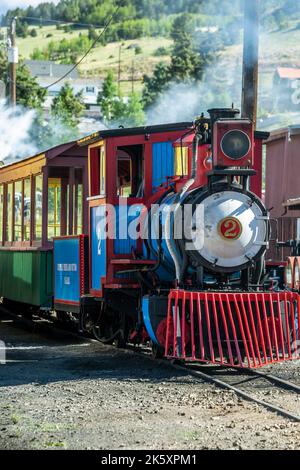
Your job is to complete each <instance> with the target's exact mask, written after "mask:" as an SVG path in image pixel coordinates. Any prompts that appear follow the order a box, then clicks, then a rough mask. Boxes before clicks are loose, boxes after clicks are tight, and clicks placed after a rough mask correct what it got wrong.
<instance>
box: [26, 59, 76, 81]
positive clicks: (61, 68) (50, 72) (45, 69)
mask: <svg viewBox="0 0 300 470" xmlns="http://www.w3.org/2000/svg"><path fill="white" fill-rule="evenodd" d="M25 64H26V66H27V67H28V68H29V70H30V72H31V74H32V75H33V76H34V77H54V78H59V77H62V76H63V75H65V74H67V73H68V72H70V73H69V75H68V76H69V78H78V71H77V69H74V70H72V71H71V69H72V67H73V65H65V64H56V63H55V62H52V61H51V60H25Z"/></svg>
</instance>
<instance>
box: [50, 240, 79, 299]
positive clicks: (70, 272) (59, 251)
mask: <svg viewBox="0 0 300 470" xmlns="http://www.w3.org/2000/svg"><path fill="white" fill-rule="evenodd" d="M53 250H54V277H55V283H54V285H55V291H54V298H55V299H57V300H64V301H66V302H79V300H80V267H79V262H80V261H79V239H78V238H66V239H63V240H54V248H53Z"/></svg>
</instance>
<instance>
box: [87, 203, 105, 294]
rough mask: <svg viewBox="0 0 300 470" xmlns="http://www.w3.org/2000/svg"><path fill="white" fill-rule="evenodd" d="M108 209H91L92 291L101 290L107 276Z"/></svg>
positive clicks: (102, 207) (103, 207) (101, 207)
mask: <svg viewBox="0 0 300 470" xmlns="http://www.w3.org/2000/svg"><path fill="white" fill-rule="evenodd" d="M105 212H106V207H105V206H99V207H92V208H91V275H92V281H91V286H92V289H96V290H100V289H101V288H102V285H101V277H103V276H106V233H105V225H106V217H105Z"/></svg>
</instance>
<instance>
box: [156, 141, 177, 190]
mask: <svg viewBox="0 0 300 470" xmlns="http://www.w3.org/2000/svg"><path fill="white" fill-rule="evenodd" d="M173 175H174V149H173V144H172V142H160V143H155V144H153V145H152V190H154V189H155V188H157V187H158V186H159V185H160V184H162V183H165V182H166V180H167V176H173Z"/></svg>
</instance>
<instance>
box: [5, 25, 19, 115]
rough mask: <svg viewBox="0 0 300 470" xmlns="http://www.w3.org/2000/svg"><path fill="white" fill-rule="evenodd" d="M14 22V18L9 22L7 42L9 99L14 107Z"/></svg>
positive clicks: (15, 94)
mask: <svg viewBox="0 0 300 470" xmlns="http://www.w3.org/2000/svg"><path fill="white" fill-rule="evenodd" d="M16 21H17V18H16V17H14V18H13V19H12V21H11V24H10V28H9V34H8V41H7V42H8V44H7V45H8V50H7V52H8V62H9V97H10V104H11V106H16V104H17V63H18V48H17V46H16Z"/></svg>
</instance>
